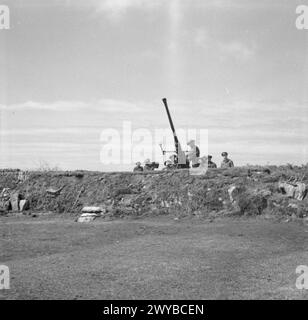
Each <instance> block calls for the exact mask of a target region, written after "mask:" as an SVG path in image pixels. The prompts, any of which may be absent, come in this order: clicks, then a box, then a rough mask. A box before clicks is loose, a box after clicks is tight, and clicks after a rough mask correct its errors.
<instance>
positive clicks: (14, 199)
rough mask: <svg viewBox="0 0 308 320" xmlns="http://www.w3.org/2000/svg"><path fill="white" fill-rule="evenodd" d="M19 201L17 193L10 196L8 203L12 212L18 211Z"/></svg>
mask: <svg viewBox="0 0 308 320" xmlns="http://www.w3.org/2000/svg"><path fill="white" fill-rule="evenodd" d="M20 199H21V195H20V193H19V192H15V193H13V194H11V197H10V201H11V206H12V211H19V200H20Z"/></svg>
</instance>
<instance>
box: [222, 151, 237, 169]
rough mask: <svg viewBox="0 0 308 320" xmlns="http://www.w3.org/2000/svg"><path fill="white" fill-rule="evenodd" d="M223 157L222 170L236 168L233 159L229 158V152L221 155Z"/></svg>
mask: <svg viewBox="0 0 308 320" xmlns="http://www.w3.org/2000/svg"><path fill="white" fill-rule="evenodd" d="M221 156H222V157H223V160H222V162H221V166H220V167H221V168H232V167H234V164H233V161H232V160H231V159H229V158H228V152H223V153H222V154H221Z"/></svg>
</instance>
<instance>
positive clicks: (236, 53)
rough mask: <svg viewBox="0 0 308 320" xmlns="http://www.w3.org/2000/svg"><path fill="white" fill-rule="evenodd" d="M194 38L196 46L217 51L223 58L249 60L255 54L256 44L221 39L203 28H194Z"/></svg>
mask: <svg viewBox="0 0 308 320" xmlns="http://www.w3.org/2000/svg"><path fill="white" fill-rule="evenodd" d="M192 39H193V42H194V44H195V46H197V47H199V48H201V49H206V50H211V51H213V52H217V53H218V55H220V57H221V58H222V59H227V58H232V59H236V60H242V61H248V60H249V59H251V58H253V57H254V56H255V46H254V45H249V44H246V43H244V42H243V41H239V40H233V41H226V40H220V39H217V38H215V37H213V36H211V35H210V34H209V33H208V32H207V31H206V30H205V29H202V28H198V29H196V30H194V32H193V38H192Z"/></svg>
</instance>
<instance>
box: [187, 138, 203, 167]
mask: <svg viewBox="0 0 308 320" xmlns="http://www.w3.org/2000/svg"><path fill="white" fill-rule="evenodd" d="M187 145H188V146H189V147H190V150H189V151H188V153H187V159H188V161H189V162H191V166H192V167H193V168H197V167H199V165H200V163H199V157H200V150H199V148H198V146H196V144H195V140H189V141H188V142H187Z"/></svg>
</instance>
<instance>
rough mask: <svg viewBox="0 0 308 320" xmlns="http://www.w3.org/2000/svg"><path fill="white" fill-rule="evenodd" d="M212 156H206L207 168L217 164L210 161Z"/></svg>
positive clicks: (215, 166)
mask: <svg viewBox="0 0 308 320" xmlns="http://www.w3.org/2000/svg"><path fill="white" fill-rule="evenodd" d="M212 158H213V157H212V156H211V155H210V154H209V155H208V156H207V167H208V168H217V165H216V163H215V162H213V161H212Z"/></svg>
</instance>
